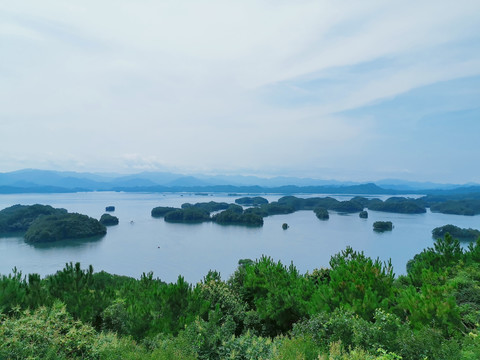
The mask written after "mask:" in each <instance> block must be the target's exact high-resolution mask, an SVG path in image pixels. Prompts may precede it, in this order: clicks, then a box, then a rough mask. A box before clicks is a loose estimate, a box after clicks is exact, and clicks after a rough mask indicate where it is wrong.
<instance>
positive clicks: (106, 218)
mask: <svg viewBox="0 0 480 360" xmlns="http://www.w3.org/2000/svg"><path fill="white" fill-rule="evenodd" d="M100 224H102V225H105V226H112V225H118V217H116V216H112V215H110V214H103V215H102V216H101V217H100Z"/></svg>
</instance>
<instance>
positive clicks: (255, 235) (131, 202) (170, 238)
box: [0, 192, 480, 283]
mask: <svg viewBox="0 0 480 360" xmlns="http://www.w3.org/2000/svg"><path fill="white" fill-rule="evenodd" d="M281 196H282V195H265V196H264V197H265V198H267V199H268V200H269V201H274V200H277V199H278V198H279V197H281ZM310 196H314V195H310ZM310 196H308V197H310ZM315 196H318V195H315ZM320 196H326V195H320ZM329 196H332V195H329ZM238 197H240V196H238ZM305 197H307V196H305ZM333 197H335V198H337V199H339V200H347V199H349V198H351V196H333ZM387 197H388V196H387ZM236 198H237V197H236V196H235V197H232V196H228V195H227V194H224V195H217V194H216V195H215V196H208V195H207V196H205V195H194V194H158V193H116V192H91V193H76V194H20V195H18V194H15V195H0V209H3V208H5V207H8V206H11V205H14V204H23V205H31V204H36V203H39V204H48V205H52V206H54V207H62V208H65V209H67V210H68V211H70V212H79V213H82V214H87V215H89V216H92V217H95V218H97V219H98V218H100V216H101V215H102V214H103V213H104V212H105V211H104V210H105V207H106V206H109V205H113V206H115V208H116V210H115V212H114V213H113V215H115V216H117V217H118V218H119V219H120V224H119V225H117V226H112V227H109V228H108V232H107V235H105V236H103V237H101V238H96V239H89V240H76V241H65V242H59V243H51V244H41V245H31V244H27V243H25V242H24V240H23V237H21V236H19V235H18V234H17V235H16V236H8V237H7V236H0V274H8V273H10V272H11V271H12V269H13V267H17V269H19V270H21V271H22V272H23V273H24V274H26V273H33V272H35V273H39V274H40V275H42V276H44V275H48V274H52V273H55V272H56V271H57V270H60V269H62V268H63V267H64V265H65V263H67V262H80V263H81V264H82V267H87V266H88V265H90V264H91V265H93V267H94V269H95V271H100V270H105V271H108V272H110V273H114V274H120V275H128V276H133V277H136V278H138V277H140V276H141V274H142V273H144V272H145V273H146V272H149V271H153V273H154V276H155V277H159V278H161V279H162V280H164V281H168V282H172V281H175V280H176V279H177V277H178V275H183V276H184V277H185V279H186V280H187V281H189V282H192V283H195V282H197V281H199V280H201V279H202V278H203V276H205V275H206V274H207V272H208V270H210V269H212V270H213V269H214V270H218V271H220V272H221V274H222V278H223V279H227V278H228V277H229V276H230V275H231V274H232V273H233V272H234V271H235V269H236V267H237V263H238V260H239V259H243V258H250V259H257V258H259V257H261V256H262V255H268V256H271V257H273V258H274V259H275V260H276V261H278V260H280V261H281V262H282V263H283V264H290V262H292V261H293V263H294V264H295V265H296V266H297V268H298V269H299V270H300V271H301V272H302V273H304V272H306V271H311V270H313V269H315V268H319V267H326V266H328V262H329V260H330V257H331V256H332V255H334V254H336V253H338V252H339V251H341V250H343V249H345V247H346V246H351V247H353V248H354V249H355V250H359V251H364V252H365V254H366V255H368V256H370V257H373V258H377V257H379V258H380V259H381V260H382V261H386V260H388V259H390V258H391V259H392V263H393V265H394V271H395V273H396V274H403V273H405V265H406V263H407V261H408V260H409V259H411V258H412V257H413V256H414V255H415V254H417V253H419V252H421V251H422V250H423V249H424V248H426V247H429V246H432V245H433V240H432V238H431V231H432V229H433V228H435V227H438V226H442V225H446V224H453V225H456V226H459V227H463V228H476V229H479V228H480V221H479V220H480V216H478V215H477V216H473V217H471V216H459V215H445V214H438V213H431V212H429V211H428V212H427V213H426V214H414V215H405V214H390V213H384V212H375V211H368V213H369V218H368V219H360V218H359V216H358V214H351V215H342V214H337V213H335V212H330V219H329V220H327V221H321V220H318V219H317V218H316V216H315V214H314V213H313V211H298V212H296V213H293V214H288V215H275V216H270V217H267V218H265V219H264V226H263V227H261V228H248V227H242V226H232V225H230V226H221V225H218V224H215V223H210V222H209V223H201V224H191V225H190V224H188V225H186V224H172V223H166V222H165V221H164V220H163V219H155V218H152V217H151V216H150V211H151V210H152V208H153V207H156V206H177V207H179V206H180V205H181V204H182V203H184V202H190V203H196V202H204V201H218V202H220V201H225V202H229V203H233V202H234V200H235V199H236ZM381 198H386V197H385V196H382V197H381ZM377 220H382V221H392V222H393V224H394V226H395V227H394V229H393V231H392V232H385V233H376V232H374V231H373V230H372V224H373V222H375V221H377ZM284 222H286V223H288V224H289V226H290V228H289V229H288V230H283V229H282V224H283V223H284Z"/></svg>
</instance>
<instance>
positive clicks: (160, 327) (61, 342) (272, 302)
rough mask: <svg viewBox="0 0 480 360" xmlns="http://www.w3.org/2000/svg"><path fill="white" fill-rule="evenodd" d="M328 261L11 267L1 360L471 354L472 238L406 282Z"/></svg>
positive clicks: (476, 258) (478, 270)
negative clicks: (160, 275)
mask: <svg viewBox="0 0 480 360" xmlns="http://www.w3.org/2000/svg"><path fill="white" fill-rule="evenodd" d="M329 265H330V266H329V267H328V268H319V269H313V270H312V271H310V272H307V273H305V274H301V273H300V272H299V271H298V270H297V269H296V267H295V266H294V265H293V264H290V265H284V264H282V263H280V262H276V261H274V260H273V259H271V258H269V257H262V258H260V259H257V260H255V261H252V260H249V259H244V260H240V261H239V265H238V268H237V270H236V271H235V273H234V274H233V275H231V276H230V277H229V278H228V279H226V280H223V279H222V278H221V276H220V274H219V273H218V272H216V271H210V272H209V273H208V274H206V275H205V277H204V278H203V280H202V281H201V282H199V283H197V284H189V283H187V282H185V280H184V279H183V278H182V277H181V276H179V277H178V280H177V281H176V282H175V283H165V282H163V281H161V279H157V278H154V277H153V274H152V273H147V274H143V275H142V276H141V278H140V279H134V278H129V277H124V276H117V275H112V274H108V273H105V272H99V273H95V272H94V271H93V268H92V267H91V266H90V267H88V268H86V269H82V268H81V266H80V264H67V265H66V267H65V268H64V269H63V270H61V271H58V272H57V273H56V274H53V275H51V276H47V277H45V278H41V277H40V276H39V275H36V274H29V275H25V276H24V275H23V274H21V273H20V272H18V271H16V270H15V269H14V270H13V272H12V273H11V274H9V275H3V276H1V277H0V313H1V314H2V315H1V317H0V358H2V359H4V358H5V359H26V358H28V359H119V358H121V359H345V360H347V359H351V360H353V359H377V360H380V359H382V360H387V359H390V360H392V359H413V360H416V359H419V360H424V359H452V360H453V359H455V360H457V359H478V358H480V337H479V336H478V335H479V324H480V283H479V281H480V239H478V240H477V241H476V242H472V243H470V245H469V246H468V248H466V249H463V248H462V247H461V246H460V242H459V241H458V240H455V239H454V238H452V237H451V236H450V235H446V236H445V237H444V238H442V239H438V240H436V241H435V243H434V246H433V247H432V248H428V249H425V250H424V251H423V252H422V253H420V254H418V255H416V256H415V257H414V258H413V259H412V260H411V261H409V262H408V265H407V274H406V275H404V276H398V277H395V275H394V273H393V268H392V266H391V264H390V263H382V262H380V261H379V260H374V259H371V258H368V257H367V256H365V255H364V254H363V253H362V252H356V251H354V250H352V249H351V248H349V247H347V248H346V249H345V250H343V251H342V252H340V253H338V254H336V255H334V256H332V258H331V260H330V264H329Z"/></svg>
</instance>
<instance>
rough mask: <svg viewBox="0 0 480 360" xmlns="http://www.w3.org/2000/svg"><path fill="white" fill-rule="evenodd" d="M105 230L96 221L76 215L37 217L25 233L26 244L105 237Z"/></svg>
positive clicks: (63, 214) (85, 216) (64, 214)
mask: <svg viewBox="0 0 480 360" xmlns="http://www.w3.org/2000/svg"><path fill="white" fill-rule="evenodd" d="M106 233H107V229H106V228H105V226H104V225H102V224H101V223H100V222H99V221H98V220H96V219H93V218H91V217H89V216H87V215H82V214H77V213H62V214H57V215H42V216H39V217H38V218H37V219H36V220H35V221H34V222H33V223H32V224H31V225H30V227H29V228H28V230H27V232H26V233H25V240H26V241H28V242H32V243H36V242H51V241H59V240H67V239H81V238H87V237H93V236H99V235H105V234H106Z"/></svg>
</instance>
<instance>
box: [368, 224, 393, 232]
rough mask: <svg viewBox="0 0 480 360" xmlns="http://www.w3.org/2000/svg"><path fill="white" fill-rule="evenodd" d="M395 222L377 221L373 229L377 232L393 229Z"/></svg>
mask: <svg viewBox="0 0 480 360" xmlns="http://www.w3.org/2000/svg"><path fill="white" fill-rule="evenodd" d="M392 229H393V224H392V222H391V221H375V222H374V223H373V230H374V231H376V232H384V231H392Z"/></svg>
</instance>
